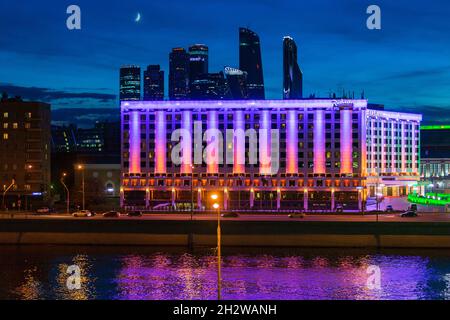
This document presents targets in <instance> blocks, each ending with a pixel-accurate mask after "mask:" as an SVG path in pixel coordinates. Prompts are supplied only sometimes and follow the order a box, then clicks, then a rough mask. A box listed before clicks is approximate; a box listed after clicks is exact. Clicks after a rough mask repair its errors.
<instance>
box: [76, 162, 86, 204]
mask: <svg viewBox="0 0 450 320" xmlns="http://www.w3.org/2000/svg"><path fill="white" fill-rule="evenodd" d="M77 169H78V170H80V171H81V189H82V193H83V210H85V204H86V201H85V200H86V198H85V193H84V166H82V165H81V164H79V165H78V166H77Z"/></svg>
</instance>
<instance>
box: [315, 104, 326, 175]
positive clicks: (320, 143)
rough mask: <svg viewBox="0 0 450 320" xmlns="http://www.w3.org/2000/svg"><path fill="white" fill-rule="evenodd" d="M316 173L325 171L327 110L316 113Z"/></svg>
mask: <svg viewBox="0 0 450 320" xmlns="http://www.w3.org/2000/svg"><path fill="white" fill-rule="evenodd" d="M314 173H325V112H324V111H323V110H316V112H315V114H314Z"/></svg>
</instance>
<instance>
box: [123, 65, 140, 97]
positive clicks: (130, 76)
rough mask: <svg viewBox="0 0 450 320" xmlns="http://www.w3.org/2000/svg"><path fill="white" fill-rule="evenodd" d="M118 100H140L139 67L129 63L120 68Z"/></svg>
mask: <svg viewBox="0 0 450 320" xmlns="http://www.w3.org/2000/svg"><path fill="white" fill-rule="evenodd" d="M120 100H121V101H133V100H141V67H139V66H131V65H130V66H122V67H121V68H120Z"/></svg>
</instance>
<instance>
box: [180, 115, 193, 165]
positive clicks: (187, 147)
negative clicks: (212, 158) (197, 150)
mask: <svg viewBox="0 0 450 320" xmlns="http://www.w3.org/2000/svg"><path fill="white" fill-rule="evenodd" d="M181 129H182V130H183V134H182V137H183V142H182V150H183V154H182V158H181V173H191V172H192V112H191V111H183V114H182V118H181ZM187 133H189V135H188V134H187Z"/></svg>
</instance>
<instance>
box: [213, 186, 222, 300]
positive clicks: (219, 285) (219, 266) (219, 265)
mask: <svg viewBox="0 0 450 320" xmlns="http://www.w3.org/2000/svg"><path fill="white" fill-rule="evenodd" d="M218 198H219V196H218V195H217V194H212V195H211V199H212V200H214V201H216V200H217V199H218ZM213 208H214V209H215V210H217V300H220V299H221V296H222V294H221V292H222V252H221V230H220V205H219V204H218V203H217V202H215V203H214V204H213Z"/></svg>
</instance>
